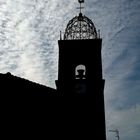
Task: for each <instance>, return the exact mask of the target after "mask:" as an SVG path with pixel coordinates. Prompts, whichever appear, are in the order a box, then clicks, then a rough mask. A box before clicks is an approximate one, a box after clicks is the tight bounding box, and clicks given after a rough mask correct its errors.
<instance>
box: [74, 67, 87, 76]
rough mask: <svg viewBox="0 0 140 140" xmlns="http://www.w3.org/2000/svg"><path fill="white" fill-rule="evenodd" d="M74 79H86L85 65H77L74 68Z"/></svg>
mask: <svg viewBox="0 0 140 140" xmlns="http://www.w3.org/2000/svg"><path fill="white" fill-rule="evenodd" d="M75 79H86V67H85V65H78V66H77V67H76V68H75Z"/></svg>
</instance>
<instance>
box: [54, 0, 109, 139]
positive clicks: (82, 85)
mask: <svg viewBox="0 0 140 140" xmlns="http://www.w3.org/2000/svg"><path fill="white" fill-rule="evenodd" d="M83 2H84V0H79V3H80V8H78V9H80V12H79V15H78V16H75V17H74V18H72V19H71V20H70V21H69V22H68V24H67V27H66V29H65V33H64V37H63V38H62V37H61V34H60V40H58V45H59V64H58V80H56V87H57V91H58V93H59V95H60V96H67V97H74V96H78V97H79V96H80V97H85V98H84V99H88V102H87V103H86V105H85V106H84V107H81V112H83V111H85V112H86V113H85V114H87V116H86V117H85V118H86V120H85V122H88V124H90V125H89V126H90V127H89V128H91V129H90V130H89V131H91V130H92V131H91V133H90V135H89V136H91V137H92V138H94V139H95V140H106V131H105V111H104V84H105V80H104V79H103V75H102V57H101V50H102V39H101V38H100V33H99V32H97V30H96V28H95V25H94V23H93V22H92V20H90V19H89V18H88V17H86V16H85V15H83V13H82V12H81V9H82V8H83V7H81V4H82V3H83ZM82 104H84V103H82ZM87 127H88V126H86V128H87ZM84 131H86V129H85V130H84ZM84 131H83V132H82V133H83V134H84ZM87 133H88V132H87Z"/></svg>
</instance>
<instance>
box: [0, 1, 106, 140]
mask: <svg viewBox="0 0 140 140" xmlns="http://www.w3.org/2000/svg"><path fill="white" fill-rule="evenodd" d="M83 2H84V0H81V1H80V0H79V3H80V13H79V15H78V16H76V17H74V18H73V19H71V20H70V21H69V22H68V24H67V27H66V30H65V33H64V37H63V38H62V37H61V34H60V40H59V41H58V45H59V64H58V80H56V87H57V89H56V90H55V89H52V88H48V87H45V86H42V85H39V84H36V83H33V82H30V81H27V80H25V79H21V78H18V77H14V76H12V75H10V74H6V75H0V85H1V90H2V91H4V92H5V91H7V92H8V91H9V89H10V91H11V92H9V94H13V95H14V94H15V95H16V96H19V95H20V96H22V95H23V96H25V95H26V96H27V97H28V96H65V97H69V98H68V99H73V100H72V101H71V100H70V101H68V100H67V98H66V100H63V101H61V103H60V102H59V101H57V102H55V105H54V106H55V109H56V108H58V110H59V111H58V113H57V114H55V113H54V112H53V113H52V114H55V115H54V116H56V118H57V119H58V118H59V119H58V121H57V123H58V122H60V124H59V125H57V126H60V125H61V127H62V129H61V131H63V133H62V135H64V133H65V134H66V135H67V137H66V139H67V138H73V139H76V138H77V139H81V138H82V139H94V140H106V129H105V110H104V84H105V80H104V79H103V75H102V57H101V49H102V39H101V38H100V33H99V32H97V31H96V28H95V26H94V23H93V22H92V21H91V20H90V19H89V18H88V17H86V16H84V15H83V14H82V13H81V8H82V7H81V3H83ZM5 87H6V88H5ZM71 97H72V98H71ZM75 97H79V98H78V99H77V100H74V98H75ZM80 97H82V98H80ZM83 97H84V98H83ZM80 99H81V100H80ZM58 102H59V103H58ZM60 104H62V106H61V105H60ZM61 109H62V110H61ZM66 111H67V112H68V114H69V115H67V114H66ZM56 112H57V111H56ZM60 114H61V115H60ZM59 115H60V116H59ZM56 118H55V119H54V120H56ZM50 120H51V119H50ZM54 120H53V121H54ZM64 120H66V121H64ZM61 122H63V124H62V123H61ZM50 126H51V125H50ZM58 130H59V127H58V128H57V131H56V132H59V131H60V130H59V131H58Z"/></svg>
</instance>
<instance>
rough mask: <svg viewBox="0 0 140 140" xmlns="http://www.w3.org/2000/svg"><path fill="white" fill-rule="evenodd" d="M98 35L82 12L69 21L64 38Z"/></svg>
mask: <svg viewBox="0 0 140 140" xmlns="http://www.w3.org/2000/svg"><path fill="white" fill-rule="evenodd" d="M97 37H98V35H97V31H96V28H95V26H94V23H93V22H92V21H91V20H90V19H89V18H88V17H86V16H83V15H82V13H80V14H79V16H76V17H74V18H73V19H72V20H70V21H69V23H68V25H67V27H66V30H65V34H64V40H79V39H80V40H82V39H96V38H97Z"/></svg>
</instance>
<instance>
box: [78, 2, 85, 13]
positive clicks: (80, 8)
mask: <svg viewBox="0 0 140 140" xmlns="http://www.w3.org/2000/svg"><path fill="white" fill-rule="evenodd" d="M78 2H79V3H80V7H78V8H77V9H80V13H81V10H82V9H84V7H82V6H81V5H82V3H84V0H78Z"/></svg>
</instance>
